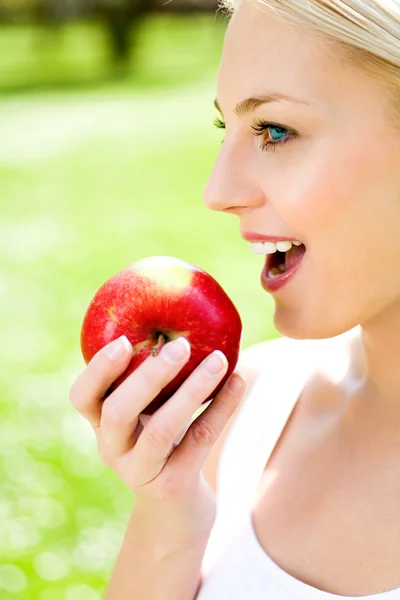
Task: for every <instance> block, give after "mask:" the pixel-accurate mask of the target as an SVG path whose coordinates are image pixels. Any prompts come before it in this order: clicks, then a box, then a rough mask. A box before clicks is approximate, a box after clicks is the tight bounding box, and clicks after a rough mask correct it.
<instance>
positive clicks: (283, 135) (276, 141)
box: [214, 118, 297, 152]
mask: <svg viewBox="0 0 400 600" xmlns="http://www.w3.org/2000/svg"><path fill="white" fill-rule="evenodd" d="M214 125H215V126H216V127H217V128H218V129H226V125H225V122H224V121H222V119H220V118H216V119H215V121H214ZM251 128H252V130H253V132H254V133H253V135H255V136H260V137H261V136H263V135H264V134H265V132H270V133H269V135H270V137H271V139H270V140H267V141H265V142H263V143H262V144H261V150H269V151H270V152H274V151H275V150H276V149H277V146H280V145H283V144H286V142H289V141H290V140H291V139H292V138H294V137H295V136H296V135H297V134H296V133H295V132H293V131H291V130H290V129H287V128H286V127H282V126H281V125H275V124H274V123H268V122H266V121H259V120H255V121H254V122H253V125H252V127H251Z"/></svg>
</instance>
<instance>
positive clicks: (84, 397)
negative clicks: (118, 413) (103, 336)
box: [69, 335, 133, 427]
mask: <svg viewBox="0 0 400 600" xmlns="http://www.w3.org/2000/svg"><path fill="white" fill-rule="evenodd" d="M132 352H133V349H132V345H131V343H130V342H129V340H128V338H127V337H126V336H124V335H123V336H121V337H120V338H118V339H116V340H114V341H113V342H111V343H110V344H108V345H107V346H104V348H102V349H101V350H100V351H99V352H97V354H95V356H94V357H93V358H92V360H91V361H90V362H89V364H88V365H87V367H86V368H85V369H84V370H83V371H82V372H81V373H80V374H79V375H78V377H77V378H76V379H75V381H74V383H73V384H72V386H71V389H70V393H69V396H70V400H71V402H72V404H73V405H74V406H75V408H76V409H77V410H78V411H79V412H80V413H81V415H82V416H83V417H85V419H87V420H88V421H89V422H90V423H91V425H92V426H93V427H98V426H99V425H100V418H101V405H102V399H103V397H104V394H105V393H106V392H107V390H108V389H109V387H110V386H111V384H112V383H113V382H114V381H115V380H116V379H117V378H118V377H119V376H120V375H122V373H123V372H124V371H125V369H126V368H127V366H128V364H129V361H130V359H131V358H132Z"/></svg>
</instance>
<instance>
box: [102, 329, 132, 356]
mask: <svg viewBox="0 0 400 600" xmlns="http://www.w3.org/2000/svg"><path fill="white" fill-rule="evenodd" d="M105 351H106V354H107V356H108V358H109V359H110V360H119V359H120V358H122V357H123V356H125V354H126V353H127V352H128V351H129V352H132V345H131V343H130V341H129V340H128V338H127V337H126V335H122V336H121V337H119V338H118V339H116V340H114V341H113V342H111V344H108V346H106V350H105Z"/></svg>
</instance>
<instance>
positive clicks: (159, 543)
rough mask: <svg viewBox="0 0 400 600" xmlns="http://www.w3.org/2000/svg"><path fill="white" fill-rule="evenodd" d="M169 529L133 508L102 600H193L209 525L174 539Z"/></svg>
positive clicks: (199, 576)
mask: <svg viewBox="0 0 400 600" xmlns="http://www.w3.org/2000/svg"><path fill="white" fill-rule="evenodd" d="M170 527H171V526H170ZM172 529H173V528H172V527H171V530H169V527H168V526H167V524H165V529H164V525H163V526H162V527H160V526H159V525H157V526H154V525H153V524H152V523H151V520H149V519H148V518H143V513H142V511H141V510H140V508H139V507H138V508H135V510H134V511H133V514H132V517H131V520H130V522H129V525H128V528H127V532H126V535H125V539H124V542H123V545H122V548H121V551H120V553H119V556H118V559H117V562H116V565H115V567H114V570H113V573H112V577H111V580H110V583H109V586H108V588H107V591H106V594H105V596H104V600H139V598H140V599H143V600H194V598H195V597H196V595H197V592H198V589H199V586H200V581H201V564H202V561H203V557H204V553H205V550H206V546H207V541H208V538H209V535H210V532H211V529H210V528H208V527H207V529H206V530H204V531H202V532H201V534H200V535H196V536H193V537H192V538H190V537H187V538H186V539H181V540H179V539H174V540H173V541H172V540H171V538H172V537H173V535H172Z"/></svg>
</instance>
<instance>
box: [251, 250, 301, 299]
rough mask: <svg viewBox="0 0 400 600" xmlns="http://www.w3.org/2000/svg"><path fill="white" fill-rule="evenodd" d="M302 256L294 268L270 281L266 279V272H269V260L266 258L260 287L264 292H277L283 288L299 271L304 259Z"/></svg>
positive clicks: (268, 257)
mask: <svg viewBox="0 0 400 600" xmlns="http://www.w3.org/2000/svg"><path fill="white" fill-rule="evenodd" d="M304 256H305V255H304ZM304 256H303V257H302V259H301V260H300V261H299V262H298V263H297V265H296V266H294V267H293V268H292V269H290V271H286V272H285V273H282V274H281V275H277V276H276V277H274V278H273V279H270V278H269V277H268V271H269V264H268V263H269V260H270V256H267V259H266V261H265V265H264V269H263V272H262V274H261V285H262V287H263V288H264V290H265V291H266V292H271V293H272V292H276V291H277V290H279V289H281V288H282V287H283V286H285V285H286V284H287V283H288V282H289V281H290V280H291V279H292V277H294V276H295V275H296V273H297V271H298V270H299V269H300V267H301V265H302V262H303V259H304Z"/></svg>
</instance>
